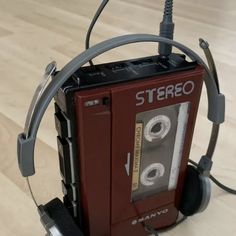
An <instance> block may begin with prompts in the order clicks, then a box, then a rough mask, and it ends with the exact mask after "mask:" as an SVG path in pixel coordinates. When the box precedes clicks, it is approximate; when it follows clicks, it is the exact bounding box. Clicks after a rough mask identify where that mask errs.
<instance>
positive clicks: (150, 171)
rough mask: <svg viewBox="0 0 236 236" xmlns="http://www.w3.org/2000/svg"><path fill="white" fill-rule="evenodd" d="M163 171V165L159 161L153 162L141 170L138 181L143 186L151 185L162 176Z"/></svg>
mask: <svg viewBox="0 0 236 236" xmlns="http://www.w3.org/2000/svg"><path fill="white" fill-rule="evenodd" d="M164 172H165V167H164V165H162V164H161V163H153V164H151V165H150V166H148V167H146V169H144V170H143V172H142V174H141V177H140V181H141V183H142V184H143V185H145V186H152V185H154V184H155V182H156V181H158V178H160V177H162V176H163V175H164Z"/></svg>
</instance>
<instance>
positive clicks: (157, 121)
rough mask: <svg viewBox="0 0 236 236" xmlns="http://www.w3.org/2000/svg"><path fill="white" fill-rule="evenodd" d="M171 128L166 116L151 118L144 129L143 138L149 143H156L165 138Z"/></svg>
mask: <svg viewBox="0 0 236 236" xmlns="http://www.w3.org/2000/svg"><path fill="white" fill-rule="evenodd" d="M170 128H171V122H170V119H169V117H168V116H165V115H159V116H156V117H153V118H152V119H151V120H150V121H149V122H148V123H147V125H146V127H145V129H144V136H145V138H146V140H148V141H149V142H153V141H158V140H160V139H163V138H165V136H166V135H167V134H168V133H169V131H170Z"/></svg>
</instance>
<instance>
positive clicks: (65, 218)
mask: <svg viewBox="0 0 236 236" xmlns="http://www.w3.org/2000/svg"><path fill="white" fill-rule="evenodd" d="M44 210H45V211H46V212H47V214H48V216H49V217H50V218H51V219H53V220H54V222H55V224H56V227H57V228H58V230H59V231H60V232H61V234H62V235H63V236H83V234H82V232H81V231H80V229H79V228H78V226H77V225H76V223H75V221H74V220H73V218H72V216H71V215H70V213H69V212H68V210H67V209H66V207H65V206H64V204H63V203H62V201H61V200H60V199H58V198H55V199H53V200H51V201H50V202H49V203H47V204H46V205H44Z"/></svg>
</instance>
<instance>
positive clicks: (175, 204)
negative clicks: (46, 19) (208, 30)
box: [17, 0, 236, 236]
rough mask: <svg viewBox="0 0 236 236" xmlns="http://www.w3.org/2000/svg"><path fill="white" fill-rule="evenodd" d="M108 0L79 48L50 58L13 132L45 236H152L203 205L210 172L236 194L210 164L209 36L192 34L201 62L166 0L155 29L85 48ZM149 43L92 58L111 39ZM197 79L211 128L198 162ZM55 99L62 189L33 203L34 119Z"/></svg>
mask: <svg viewBox="0 0 236 236" xmlns="http://www.w3.org/2000/svg"><path fill="white" fill-rule="evenodd" d="M107 3H108V0H103V1H102V3H101V5H100V7H99V8H98V10H97V12H96V14H95V16H94V18H93V20H92V22H91V25H90V27H89V29H88V32H87V37H86V43H85V44H86V50H85V51H84V52H83V53H81V54H80V55H78V56H76V57H75V58H74V59H72V60H71V61H70V62H69V63H68V64H67V65H65V66H64V67H63V68H62V69H61V70H57V67H56V63H55V62H52V63H50V64H49V65H48V66H47V68H46V70H45V74H44V77H43V79H42V81H41V82H40V84H39V85H38V87H37V89H36V91H35V94H34V96H33V99H32V102H31V105H30V107H29V111H28V114H27V117H26V122H25V129H24V132H22V133H21V134H19V136H18V140H17V145H18V146H17V156H18V163H19V168H20V171H21V173H22V175H23V176H24V177H26V180H27V184H28V187H29V190H30V194H31V196H32V199H33V200H34V203H35V205H36V207H37V210H38V212H39V215H40V220H41V222H42V224H43V226H44V228H45V229H46V231H47V236H146V235H149V236H150V235H152V236H153V235H155V236H158V235H159V233H160V232H162V231H165V230H170V229H172V228H173V227H175V226H177V225H178V224H180V223H182V222H183V221H184V220H186V219H187V217H189V216H192V215H194V214H196V213H200V212H203V211H204V210H205V209H206V208H207V206H208V203H209V201H210V196H211V184H210V180H212V181H213V182H214V183H215V184H216V185H218V186H219V187H220V188H222V189H223V190H225V191H227V192H229V193H232V194H236V191H235V190H234V189H231V188H229V187H227V186H225V185H223V184H222V183H220V182H219V181H218V180H216V179H215V178H214V177H213V176H212V175H211V173H210V172H211V168H212V165H213V161H212V158H213V155H214V150H215V147H216V144H217V139H218V134H219V129H220V124H222V123H223V122H224V119H225V97H224V95H223V94H222V93H221V91H220V84H219V79H218V75H217V71H216V67H215V63H214V59H213V56H212V54H211V51H210V48H209V44H208V43H207V42H206V41H205V40H203V39H200V41H199V42H200V47H201V48H202V49H203V52H204V54H205V56H206V59H207V63H205V62H204V60H203V59H202V58H201V57H200V56H199V55H198V54H197V53H196V52H194V51H193V50H192V49H190V48H189V47H187V46H185V45H183V44H181V43H179V42H176V41H174V40H173V36H174V23H173V21H172V8H173V0H166V1H165V10H164V16H163V21H162V22H161V24H160V35H159V36H157V35H150V34H131V35H124V36H119V37H115V38H112V39H109V40H106V41H103V42H101V43H99V44H97V45H95V46H93V47H90V46H89V41H90V35H91V32H92V29H93V27H94V25H95V23H96V21H97V19H98V18H99V16H100V14H101V13H102V11H103V9H104V8H105V6H106V4H107ZM147 42H154V43H159V47H158V55H154V56H149V57H145V58H139V59H132V60H125V61H119V62H112V63H106V64H100V65H94V63H93V59H94V58H95V57H97V56H99V55H101V54H103V53H105V52H107V51H109V50H112V49H114V48H118V47H121V46H124V45H128V44H132V43H147ZM172 47H175V48H177V49H179V50H180V53H181V54H180V53H179V54H177V53H173V52H172ZM88 62H89V64H90V65H89V66H85V65H86V63H88ZM203 82H204V84H205V86H206V91H207V97H208V119H209V120H210V121H211V122H212V129H211V135H210V139H209V144H208V148H207V151H206V153H205V154H203V155H202V156H201V157H200V161H199V162H198V163H195V162H194V161H192V160H191V159H190V157H189V154H190V148H191V142H192V137H193V132H194V126H195V121H196V116H197V111H198V105H199V100H200V96H201V91H202V85H203ZM53 98H54V101H55V124H56V125H55V126H56V130H57V132H58V136H57V143H58V156H59V165H60V172H61V177H62V180H61V182H62V190H63V194H64V197H63V202H62V201H61V200H60V199H58V198H55V199H53V200H51V201H50V202H48V203H47V204H45V205H40V204H38V203H37V201H36V199H35V197H34V194H33V190H32V188H31V185H30V181H29V177H30V176H32V175H34V174H35V167H34V148H35V142H36V138H37V132H38V128H39V126H40V123H41V120H42V118H43V115H44V113H45V111H46V109H47V107H48V105H49V104H50V102H51V101H52V100H53ZM188 163H190V164H188ZM59 181H60V180H59Z"/></svg>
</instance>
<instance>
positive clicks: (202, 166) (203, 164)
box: [197, 156, 213, 177]
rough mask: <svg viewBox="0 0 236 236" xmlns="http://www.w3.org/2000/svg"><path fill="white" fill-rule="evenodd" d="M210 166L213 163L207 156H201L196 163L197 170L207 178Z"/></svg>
mask: <svg viewBox="0 0 236 236" xmlns="http://www.w3.org/2000/svg"><path fill="white" fill-rule="evenodd" d="M212 165H213V161H212V160H211V159H210V158H209V157H208V156H202V157H201V160H200V161H199V163H198V166H197V169H198V171H199V172H200V173H201V174H202V175H204V176H206V177H209V176H210V172H211V168H212Z"/></svg>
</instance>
